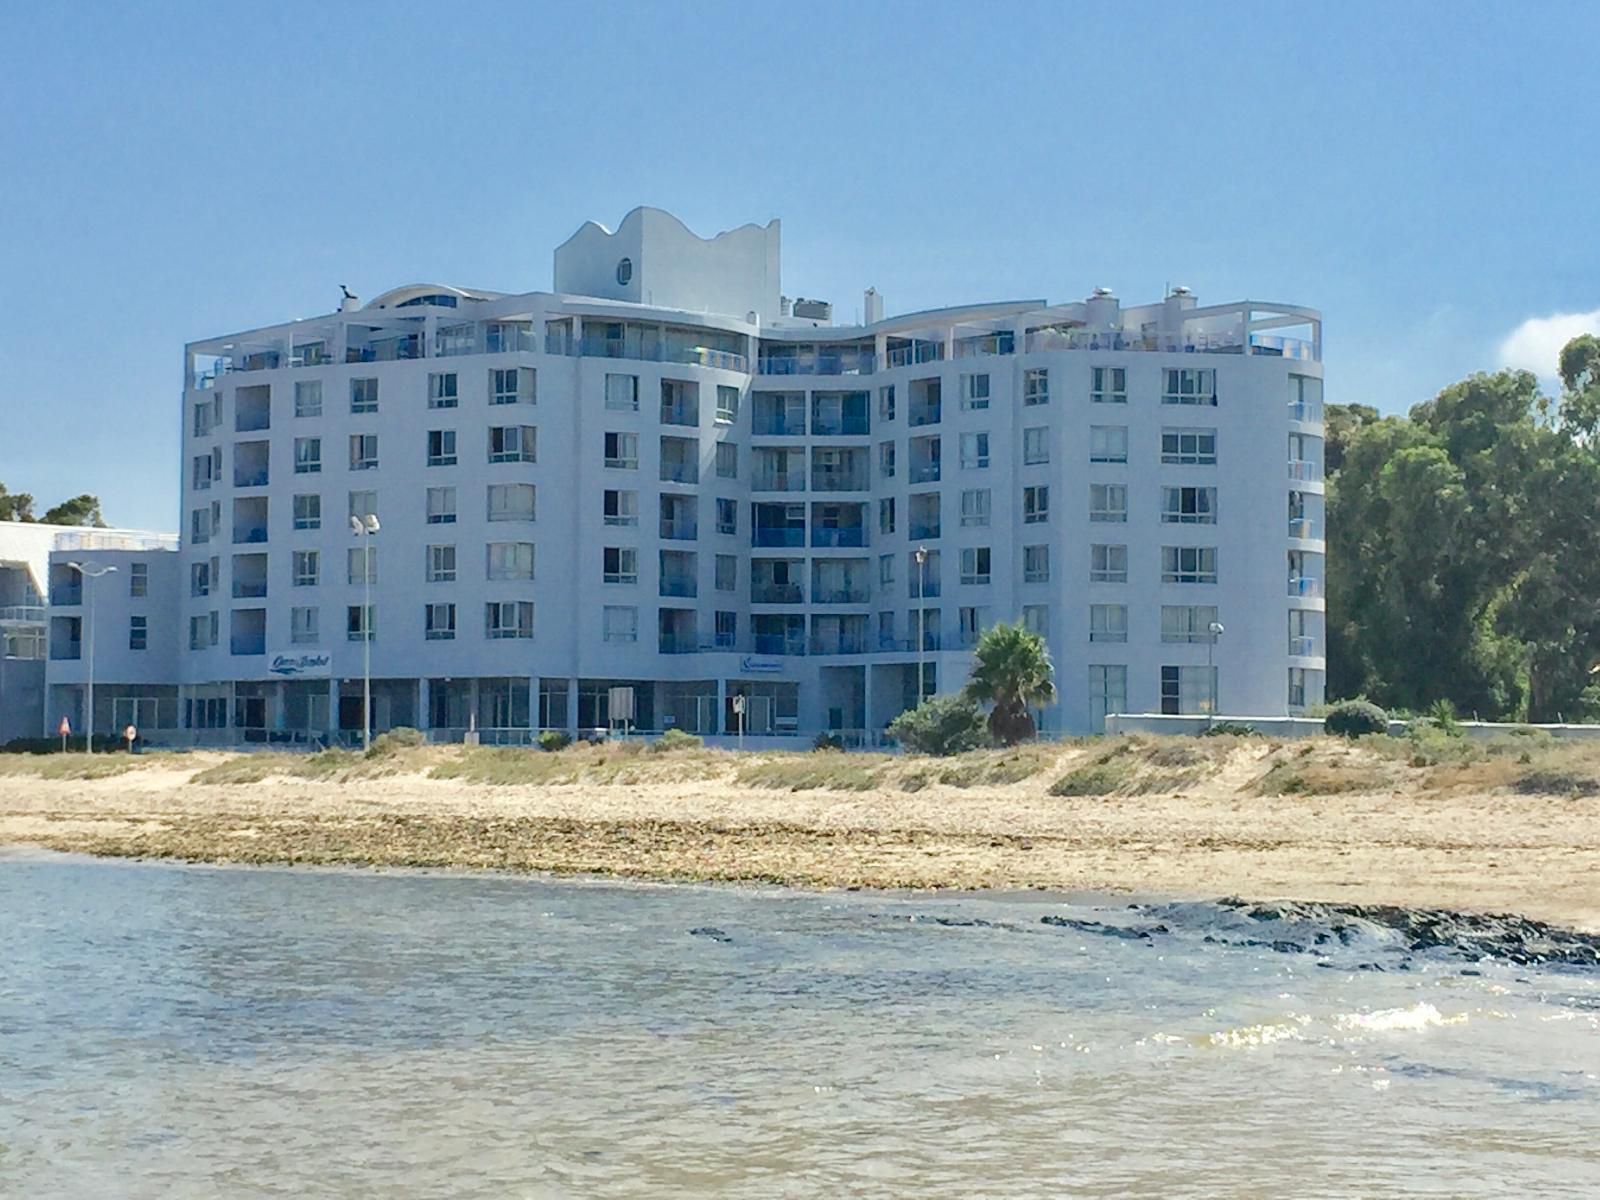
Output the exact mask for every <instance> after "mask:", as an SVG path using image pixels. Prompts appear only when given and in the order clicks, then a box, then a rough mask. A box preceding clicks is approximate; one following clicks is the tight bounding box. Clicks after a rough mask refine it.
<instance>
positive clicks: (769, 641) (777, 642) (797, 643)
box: [751, 633, 806, 655]
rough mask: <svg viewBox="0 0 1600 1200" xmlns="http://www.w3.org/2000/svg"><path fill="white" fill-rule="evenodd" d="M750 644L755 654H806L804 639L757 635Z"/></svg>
mask: <svg viewBox="0 0 1600 1200" xmlns="http://www.w3.org/2000/svg"><path fill="white" fill-rule="evenodd" d="M751 642H752V644H753V645H754V646H755V652H756V653H757V654H773V655H803V654H805V652H806V643H805V639H804V638H799V637H788V636H786V635H784V634H781V633H758V634H756V635H755V636H754V637H753V638H752V639H751Z"/></svg>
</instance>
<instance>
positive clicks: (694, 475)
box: [661, 459, 700, 483]
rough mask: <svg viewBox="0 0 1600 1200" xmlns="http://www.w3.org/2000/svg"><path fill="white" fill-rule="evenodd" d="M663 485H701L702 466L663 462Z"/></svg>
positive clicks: (690, 463)
mask: <svg viewBox="0 0 1600 1200" xmlns="http://www.w3.org/2000/svg"><path fill="white" fill-rule="evenodd" d="M661 482H662V483H699V482H700V464H699V463H692V462H668V461H666V460H665V459H663V460H662V462H661Z"/></svg>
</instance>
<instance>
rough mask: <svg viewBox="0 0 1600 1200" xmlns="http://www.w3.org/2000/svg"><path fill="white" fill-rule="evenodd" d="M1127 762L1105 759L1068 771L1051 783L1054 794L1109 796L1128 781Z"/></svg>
mask: <svg viewBox="0 0 1600 1200" xmlns="http://www.w3.org/2000/svg"><path fill="white" fill-rule="evenodd" d="M1130 774H1131V772H1130V771H1129V769H1128V766H1127V764H1126V763H1120V762H1115V761H1111V760H1105V761H1101V762H1094V763H1088V764H1087V765H1085V766H1081V767H1078V768H1077V769H1076V770H1072V771H1068V772H1067V773H1066V774H1065V775H1063V776H1062V777H1061V778H1060V779H1058V780H1056V781H1055V782H1054V783H1052V784H1051V785H1050V794H1051V795H1052V796H1109V795H1111V793H1112V792H1114V791H1116V790H1117V789H1118V788H1120V787H1122V786H1123V785H1124V784H1126V783H1127V782H1128V778H1129V776H1130Z"/></svg>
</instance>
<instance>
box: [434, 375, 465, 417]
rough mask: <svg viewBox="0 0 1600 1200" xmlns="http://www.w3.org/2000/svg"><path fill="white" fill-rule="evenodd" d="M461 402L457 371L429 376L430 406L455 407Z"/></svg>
mask: <svg viewBox="0 0 1600 1200" xmlns="http://www.w3.org/2000/svg"><path fill="white" fill-rule="evenodd" d="M459 402H460V396H459V395H458V394H457V391H456V373H455V372H454V371H446V372H443V373H442V374H437V375H429V376H428V407H429V408H454V407H455V406H456V405H457V404H458V403H459Z"/></svg>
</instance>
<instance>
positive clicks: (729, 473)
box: [717, 442, 739, 479]
mask: <svg viewBox="0 0 1600 1200" xmlns="http://www.w3.org/2000/svg"><path fill="white" fill-rule="evenodd" d="M717 478H718V479H737V478H739V446H738V443H736V442H718V443H717Z"/></svg>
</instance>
